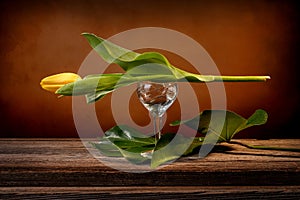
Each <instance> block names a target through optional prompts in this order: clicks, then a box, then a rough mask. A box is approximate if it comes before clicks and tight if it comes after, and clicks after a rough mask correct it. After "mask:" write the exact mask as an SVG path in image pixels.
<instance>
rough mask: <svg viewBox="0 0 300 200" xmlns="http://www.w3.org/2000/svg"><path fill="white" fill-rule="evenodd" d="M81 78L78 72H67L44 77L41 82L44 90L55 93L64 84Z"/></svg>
mask: <svg viewBox="0 0 300 200" xmlns="http://www.w3.org/2000/svg"><path fill="white" fill-rule="evenodd" d="M79 79H81V77H80V76H79V75H78V74H74V73H70V72H66V73H60V74H55V75H52V76H48V77H46V78H43V79H42V80H41V83H40V84H41V86H42V88H43V89H44V90H47V91H50V92H54V93H55V92H56V90H58V89H59V88H61V87H62V86H64V85H66V84H68V83H72V82H75V81H77V80H79Z"/></svg>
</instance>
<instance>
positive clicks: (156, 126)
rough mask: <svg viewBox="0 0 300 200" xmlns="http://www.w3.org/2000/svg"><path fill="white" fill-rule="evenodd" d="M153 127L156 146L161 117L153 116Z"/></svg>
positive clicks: (159, 134) (159, 135) (159, 133)
mask: <svg viewBox="0 0 300 200" xmlns="http://www.w3.org/2000/svg"><path fill="white" fill-rule="evenodd" d="M153 125H154V134H155V144H157V141H158V140H159V139H160V137H161V132H160V129H161V117H159V116H158V115H154V116H153Z"/></svg>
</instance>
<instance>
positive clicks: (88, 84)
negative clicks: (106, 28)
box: [56, 33, 270, 103]
mask: <svg viewBox="0 0 300 200" xmlns="http://www.w3.org/2000/svg"><path fill="white" fill-rule="evenodd" d="M82 35H83V36H84V37H85V38H86V39H87V40H88V42H89V44H90V45H91V46H92V47H93V48H94V50H95V51H96V52H97V53H98V54H99V55H100V56H101V57H102V58H103V59H104V60H105V61H106V62H107V63H116V64H118V65H119V66H120V67H122V69H124V70H125V71H126V73H125V74H122V73H121V74H120V73H117V74H105V75H104V74H98V75H90V76H87V77H85V78H84V79H83V80H78V81H76V82H73V83H69V84H66V85H65V86H63V87H61V88H60V89H59V90H57V91H56V93H57V94H60V95H65V96H70V95H86V98H87V102H88V103H92V102H95V101H97V100H99V99H101V98H102V97H104V96H105V95H106V94H108V93H110V92H112V91H114V90H115V89H117V88H120V87H123V86H126V85H129V84H132V83H135V82H138V81H142V80H152V81H164V82H166V81H168V82H170V81H187V82H213V81H266V80H267V79H269V78H270V77H269V76H213V75H200V74H194V73H190V72H187V71H184V70H181V69H179V68H177V67H174V66H173V65H171V64H170V62H169V61H168V60H167V58H166V57H165V56H163V55H162V54H160V53H158V52H145V53H142V54H139V53H136V52H134V51H131V50H128V49H125V48H122V47H120V46H118V45H116V44H113V43H112V42H109V41H107V40H104V39H102V38H101V37H98V36H96V35H94V34H90V33H83V34H82Z"/></svg>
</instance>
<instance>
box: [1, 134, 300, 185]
mask: <svg viewBox="0 0 300 200" xmlns="http://www.w3.org/2000/svg"><path fill="white" fill-rule="evenodd" d="M242 141H243V142H244V143H249V144H257V145H268V146H285V147H295V148H300V147H299V144H300V140H261V141H260V140H242ZM224 148H225V149H226V150H227V151H225V152H224V151H222V152H219V151H215V152H213V153H211V154H210V155H209V156H207V157H205V158H203V159H200V158H197V157H186V158H182V159H180V160H178V161H176V162H174V163H172V164H171V165H168V166H166V167H163V168H161V169H159V170H158V171H153V172H150V173H127V172H122V171H118V170H115V169H112V168H110V167H108V166H105V165H104V164H103V163H101V162H100V161H99V160H97V159H96V158H94V157H93V156H92V155H91V154H90V153H89V151H88V150H90V151H93V149H88V150H87V149H86V148H85V147H84V145H83V144H82V142H81V141H80V140H79V139H1V140H0V186H2V187H8V186H9V187H23V186H27V187H34V186H47V187H51V186H53V187H57V186H60V187H68V186H72V187H75V186H90V187H91V186H232V185H244V186H246V185H248V186H250V185H252V186H255V185H262V186H268V185H269V186H297V185H300V174H299V171H300V166H299V164H300V153H299V152H282V151H264V150H249V149H246V148H244V147H241V146H238V145H233V144H226V145H223V146H222V148H219V149H217V150H220V149H222V150H224ZM101 159H102V160H105V159H106V160H108V159H107V158H101ZM114 162H115V164H116V165H118V167H119V168H120V169H124V170H126V171H134V170H135V169H133V168H130V166H128V165H126V162H125V161H124V159H117V160H115V161H114Z"/></svg>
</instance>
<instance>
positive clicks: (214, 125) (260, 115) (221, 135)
mask: <svg viewBox="0 0 300 200" xmlns="http://www.w3.org/2000/svg"><path fill="white" fill-rule="evenodd" d="M199 117H200V121H199ZM212 117H213V118H212ZM267 119H268V115H267V113H266V112H265V111H264V110H261V109H259V110H256V111H255V113H254V114H253V115H252V116H251V117H249V119H245V118H243V117H241V116H240V115H238V114H236V113H234V112H231V111H224V110H205V111H203V112H202V113H200V116H196V117H194V118H192V119H189V120H186V121H182V122H180V121H175V122H173V123H171V124H170V125H171V126H177V125H179V124H185V125H187V126H189V127H191V128H193V129H196V130H197V131H198V132H201V133H203V134H206V138H205V139H206V140H207V141H218V142H229V141H230V140H231V139H232V138H233V137H234V135H235V134H237V133H238V132H240V131H242V130H244V129H246V128H249V127H251V126H256V125H262V124H265V123H266V122H267ZM222 121H223V122H224V124H222V123H220V122H222Z"/></svg>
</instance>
